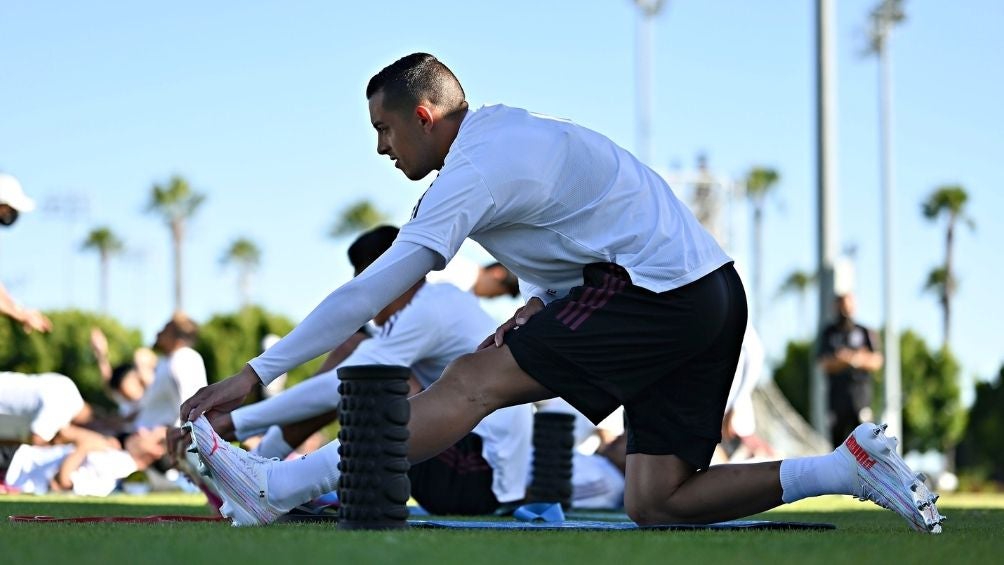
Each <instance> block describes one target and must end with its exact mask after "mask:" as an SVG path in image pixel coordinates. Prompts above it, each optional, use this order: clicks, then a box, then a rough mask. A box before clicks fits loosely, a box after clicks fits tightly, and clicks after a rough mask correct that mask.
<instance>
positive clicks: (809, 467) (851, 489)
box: [781, 446, 858, 503]
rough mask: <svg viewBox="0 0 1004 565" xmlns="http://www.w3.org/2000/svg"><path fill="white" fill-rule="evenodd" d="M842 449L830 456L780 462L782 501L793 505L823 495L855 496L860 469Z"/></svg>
mask: <svg viewBox="0 0 1004 565" xmlns="http://www.w3.org/2000/svg"><path fill="white" fill-rule="evenodd" d="M841 448H842V446H841V447H838V448H837V449H835V450H834V451H833V452H832V453H830V454H828V455H820V456H817V457H800V458H797V459H785V460H784V461H781V500H783V501H784V502H788V503H790V502H795V501H796V500H802V499H803V498H809V497H811V496H819V495H822V494H854V493H855V487H856V486H857V482H858V480H857V468H856V466H855V463H854V460H853V459H851V458H850V457H849V456H848V455H849V454H845V453H842V452H841Z"/></svg>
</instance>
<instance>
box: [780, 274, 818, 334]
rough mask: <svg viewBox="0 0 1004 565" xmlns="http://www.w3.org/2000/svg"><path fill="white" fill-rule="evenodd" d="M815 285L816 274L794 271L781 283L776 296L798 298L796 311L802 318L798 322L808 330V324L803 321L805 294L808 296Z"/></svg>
mask: <svg viewBox="0 0 1004 565" xmlns="http://www.w3.org/2000/svg"><path fill="white" fill-rule="evenodd" d="M815 284H816V273H808V272H806V271H801V270H798V269H796V270H794V271H792V272H791V273H790V274H789V275H788V278H786V279H784V282H783V283H781V288H779V289H778V291H777V294H778V296H784V295H787V294H795V295H796V296H797V298H798V311H799V313H800V314H801V316H802V319H801V320H799V321H800V322H801V323H802V327H804V328H809V324H808V323H806V321H805V315H806V313H807V311H806V309H805V300H806V294H808V292H809V289H810V288H812V287H813V286H814V285H815Z"/></svg>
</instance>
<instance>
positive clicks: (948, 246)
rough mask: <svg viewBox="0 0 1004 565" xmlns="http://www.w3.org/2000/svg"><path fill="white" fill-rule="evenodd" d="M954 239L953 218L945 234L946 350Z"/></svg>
mask: <svg viewBox="0 0 1004 565" xmlns="http://www.w3.org/2000/svg"><path fill="white" fill-rule="evenodd" d="M954 239H955V216H951V217H949V219H948V229H947V230H946V232H945V289H944V296H943V300H944V309H943V314H944V318H943V320H942V323H943V324H944V334H943V335H944V342H943V343H942V345H943V346H944V347H945V348H947V347H948V343H949V341H950V338H951V320H952V298H954V295H955V276H954V274H953V273H952V241H953V240H954Z"/></svg>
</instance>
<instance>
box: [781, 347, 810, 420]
mask: <svg viewBox="0 0 1004 565" xmlns="http://www.w3.org/2000/svg"><path fill="white" fill-rule="evenodd" d="M812 350H813V343H812V341H811V340H806V341H789V342H788V345H787V346H786V347H785V350H784V359H783V360H782V361H781V364H780V365H778V366H777V367H776V368H775V369H774V382H775V383H776V384H777V387H778V388H780V389H781V392H783V393H784V395H785V396H786V397H787V398H788V402H790V403H791V406H792V408H794V409H795V411H796V412H798V413H799V415H801V416H802V417H803V418H805V419H806V421H812V416H811V412H810V410H809V379H810V376H811V372H812V369H813V366H814V364H815V363H814V361H813V359H812Z"/></svg>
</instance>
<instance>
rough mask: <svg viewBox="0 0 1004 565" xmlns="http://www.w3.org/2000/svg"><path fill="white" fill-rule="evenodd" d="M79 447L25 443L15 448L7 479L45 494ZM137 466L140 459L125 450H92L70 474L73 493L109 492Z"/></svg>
mask: <svg viewBox="0 0 1004 565" xmlns="http://www.w3.org/2000/svg"><path fill="white" fill-rule="evenodd" d="M75 450H76V447H75V446H73V445H53V446H31V445H22V446H21V447H19V448H17V451H15V452H14V457H13V458H12V459H11V462H10V466H9V467H8V468H7V476H6V478H5V479H4V482H5V483H6V484H7V485H8V486H12V487H14V488H17V489H19V490H20V491H21V492H23V493H25V494H45V493H47V492H49V482H50V481H52V480H53V479H55V478H56V475H58V474H59V468H60V466H61V465H62V464H63V460H64V459H66V457H67V456H69V455H70V454H71V453H73V452H74V451H75ZM136 469H137V467H136V461H135V460H133V458H132V456H131V455H129V453H128V452H126V451H124V450H121V449H105V450H102V451H92V452H90V453H88V454H87V455H86V456H85V458H84V462H83V463H82V464H81V465H80V467H79V468H77V470H75V471H74V472H73V473H71V474H70V480H71V481H72V482H73V493H74V494H78V495H82V496H108V495H109V494H111V493H112V491H114V490H115V486H116V485H117V484H118V481H119V480H120V479H124V478H126V477H128V476H129V475H131V474H132V473H133V472H134V471H136Z"/></svg>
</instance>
